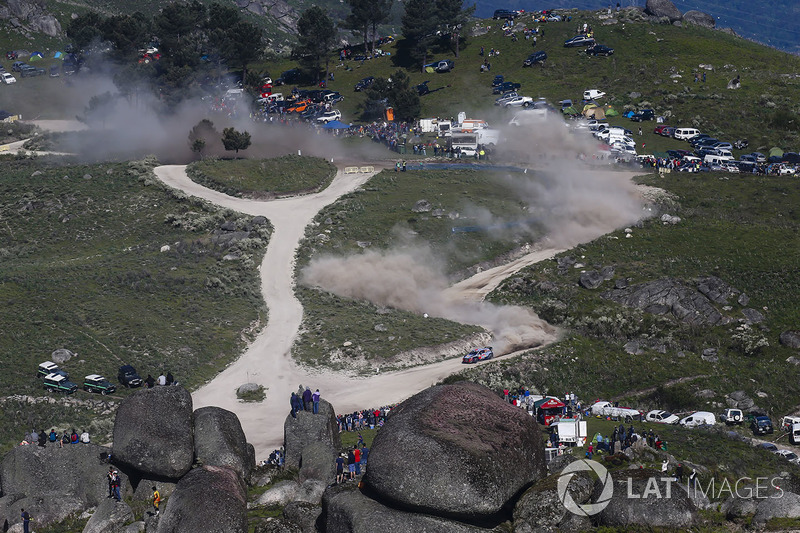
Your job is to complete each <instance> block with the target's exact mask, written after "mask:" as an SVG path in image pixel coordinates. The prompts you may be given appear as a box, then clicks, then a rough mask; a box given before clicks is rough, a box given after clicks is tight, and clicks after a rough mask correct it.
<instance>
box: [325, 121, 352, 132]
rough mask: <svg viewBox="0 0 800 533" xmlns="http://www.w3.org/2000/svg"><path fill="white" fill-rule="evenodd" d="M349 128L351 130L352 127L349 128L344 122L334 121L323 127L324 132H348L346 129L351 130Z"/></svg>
mask: <svg viewBox="0 0 800 533" xmlns="http://www.w3.org/2000/svg"><path fill="white" fill-rule="evenodd" d="M349 128H350V126H348V125H347V124H345V123H344V122H340V121H338V120H332V121H330V122H328V123H327V124H325V125H324V126H322V129H323V130H346V129H349Z"/></svg>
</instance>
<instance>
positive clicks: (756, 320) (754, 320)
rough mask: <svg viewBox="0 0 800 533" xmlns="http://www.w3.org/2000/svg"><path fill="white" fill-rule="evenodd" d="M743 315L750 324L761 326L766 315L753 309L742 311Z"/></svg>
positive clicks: (748, 308) (747, 308)
mask: <svg viewBox="0 0 800 533" xmlns="http://www.w3.org/2000/svg"><path fill="white" fill-rule="evenodd" d="M742 314H743V315H744V318H745V320H747V322H748V323H749V324H760V323H761V322H763V321H764V315H763V314H761V312H760V311H758V310H756V309H753V308H751V307H745V308H744V309H742Z"/></svg>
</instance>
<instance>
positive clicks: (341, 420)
mask: <svg viewBox="0 0 800 533" xmlns="http://www.w3.org/2000/svg"><path fill="white" fill-rule="evenodd" d="M393 408H394V405H387V406H383V407H380V408H377V409H364V410H362V411H353V412H352V413H346V414H342V415H336V424H337V425H338V427H339V433H342V432H343V431H360V430H362V429H367V428H369V429H375V428H379V427H382V426H383V424H384V422H385V421H386V417H387V416H389V413H390V412H391V411H392V409H393Z"/></svg>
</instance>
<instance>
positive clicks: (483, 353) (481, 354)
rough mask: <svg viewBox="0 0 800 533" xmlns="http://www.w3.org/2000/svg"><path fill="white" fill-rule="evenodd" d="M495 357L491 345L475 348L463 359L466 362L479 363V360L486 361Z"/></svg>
mask: <svg viewBox="0 0 800 533" xmlns="http://www.w3.org/2000/svg"><path fill="white" fill-rule="evenodd" d="M492 357H494V352H493V351H492V347H491V346H487V347H485V348H475V349H474V350H472V351H471V352H469V353H468V354H467V355H465V356H464V358H463V359H462V360H461V362H462V363H464V364H467V365H468V364H471V363H477V362H478V361H486V360H488V359H491V358H492Z"/></svg>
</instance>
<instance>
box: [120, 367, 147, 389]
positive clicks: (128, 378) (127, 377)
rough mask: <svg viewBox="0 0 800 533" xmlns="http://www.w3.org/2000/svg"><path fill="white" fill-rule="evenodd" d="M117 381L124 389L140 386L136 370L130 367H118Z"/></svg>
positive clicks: (140, 381)
mask: <svg viewBox="0 0 800 533" xmlns="http://www.w3.org/2000/svg"><path fill="white" fill-rule="evenodd" d="M117 379H118V380H119V382H120V383H122V385H124V386H125V387H139V386H141V384H142V377H141V376H140V375H139V374H137V373H136V369H135V368H133V367H132V366H131V365H123V366H121V367H119V372H118V373H117Z"/></svg>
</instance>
